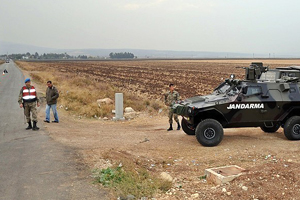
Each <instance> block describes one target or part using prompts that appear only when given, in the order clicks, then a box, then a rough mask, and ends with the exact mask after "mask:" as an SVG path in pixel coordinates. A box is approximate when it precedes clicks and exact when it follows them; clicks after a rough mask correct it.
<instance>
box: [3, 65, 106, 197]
mask: <svg viewBox="0 0 300 200" xmlns="http://www.w3.org/2000/svg"><path fill="white" fill-rule="evenodd" d="M4 69H7V71H8V73H7V74H5V75H2V71H3V70H4ZM0 71H1V77H0V102H1V103H0V127H1V129H0V174H1V175H0V194H1V195H0V199H19V200H22V199H24V200H25V199H26V200H27V199H39V200H40V199H107V198H106V197H105V195H106V193H105V192H104V191H102V190H100V189H99V188H98V187H96V186H94V185H92V184H91V181H92V180H91V179H89V178H87V177H88V175H89V173H88V172H87V171H86V168H85V167H84V165H81V164H80V162H77V160H78V156H77V154H76V151H74V149H73V148H72V147H65V146H64V145H63V144H60V143H57V142H55V141H54V140H53V139H51V138H50V137H49V136H48V135H47V134H46V133H45V132H44V130H43V127H42V123H41V122H39V123H38V125H39V126H40V127H41V128H42V129H41V130H39V131H32V130H27V131H25V127H26V125H25V124H24V117H23V110H22V109H20V108H19V106H18V103H17V100H18V94H19V91H20V89H21V87H22V85H23V81H24V76H23V74H22V73H21V71H20V70H19V69H18V68H17V67H16V66H15V65H14V63H12V62H11V63H5V64H2V65H1V66H0ZM41 113H42V111H40V114H41Z"/></svg>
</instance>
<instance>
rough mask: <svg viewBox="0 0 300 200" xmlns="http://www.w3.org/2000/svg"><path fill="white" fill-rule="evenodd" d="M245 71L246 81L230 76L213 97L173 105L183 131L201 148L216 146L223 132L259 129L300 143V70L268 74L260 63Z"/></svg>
mask: <svg viewBox="0 0 300 200" xmlns="http://www.w3.org/2000/svg"><path fill="white" fill-rule="evenodd" d="M244 69H245V79H244V80H238V79H235V76H234V75H231V76H230V78H229V79H226V80H225V81H224V82H223V83H221V84H220V85H219V86H218V87H217V88H215V89H214V91H213V93H212V94H210V95H206V96H195V97H192V98H188V99H186V100H184V101H178V102H176V103H175V104H174V105H173V106H172V108H173V112H174V113H176V114H178V115H181V116H182V122H181V123H182V129H183V130H184V132H185V133H186V134H188V135H196V138H197V140H198V142H199V143H200V144H202V145H203V146H216V145H218V144H219V143H220V142H221V141H222V139H223V134H224V132H223V128H238V127H260V128H261V129H262V130H263V131H264V132H267V133H272V132H276V131H277V130H278V129H279V128H280V127H282V128H283V129H284V134H285V136H286V138H287V139H289V140H299V139H300V92H299V87H300V83H299V78H300V67H297V66H292V67H285V68H276V69H272V70H269V69H268V67H264V66H263V64H262V63H252V64H251V65H250V66H249V67H246V68H244Z"/></svg>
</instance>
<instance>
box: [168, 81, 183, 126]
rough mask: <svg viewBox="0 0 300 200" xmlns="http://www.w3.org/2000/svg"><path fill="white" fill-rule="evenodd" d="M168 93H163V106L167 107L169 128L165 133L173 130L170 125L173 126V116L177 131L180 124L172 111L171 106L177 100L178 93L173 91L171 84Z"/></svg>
mask: <svg viewBox="0 0 300 200" xmlns="http://www.w3.org/2000/svg"><path fill="white" fill-rule="evenodd" d="M169 89H170V90H169V91H168V92H166V93H165V104H166V105H167V106H168V107H169V123H170V127H169V129H167V131H171V130H173V127H172V124H173V119H172V117H173V115H174V120H175V121H176V122H177V130H180V124H179V120H178V115H177V114H174V113H173V111H172V105H173V104H174V103H175V101H177V100H179V93H178V92H177V91H175V90H174V89H175V86H174V84H173V83H171V84H170V85H169Z"/></svg>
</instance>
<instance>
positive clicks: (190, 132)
mask: <svg viewBox="0 0 300 200" xmlns="http://www.w3.org/2000/svg"><path fill="white" fill-rule="evenodd" d="M181 127H182V130H183V131H184V132H185V133H186V134H187V135H195V129H191V128H190V127H189V126H188V122H187V121H186V120H185V119H184V118H182V120H181Z"/></svg>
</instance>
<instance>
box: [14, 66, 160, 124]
mask: <svg viewBox="0 0 300 200" xmlns="http://www.w3.org/2000/svg"><path fill="white" fill-rule="evenodd" d="M16 63H17V65H18V66H19V67H20V68H21V69H23V70H25V71H27V72H29V73H30V76H31V78H32V80H33V81H34V82H35V83H37V84H39V85H41V86H43V85H46V82H47V81H48V80H51V81H52V82H53V84H54V85H56V86H57V88H58V90H59V93H60V98H59V103H58V107H59V108H61V109H62V108H63V109H64V110H66V111H68V112H71V113H72V114H75V115H78V116H80V117H87V118H91V117H94V118H99V117H101V118H103V117H108V118H111V117H112V116H113V113H112V110H114V104H102V105H100V106H99V105H98V103H97V100H98V99H103V98H110V99H112V100H113V101H114V98H115V93H117V92H122V93H123V95H124V108H125V107H132V108H133V109H134V110H135V111H140V112H141V111H145V112H149V113H157V112H158V111H159V110H160V109H162V108H163V107H164V105H163V102H161V101H157V100H154V99H148V98H147V97H142V96H139V95H137V94H136V93H134V92H130V91H128V90H127V91H125V90H124V89H123V88H121V87H117V86H114V85H113V84H110V83H108V82H103V81H98V80H96V79H94V78H92V77H88V76H86V75H85V74H78V73H74V72H70V71H68V69H64V70H62V71H58V70H57V69H55V68H51V67H49V66H48V65H47V64H48V63H36V62H21V61H17V62H16ZM57 65H59V63H58V64H57ZM42 92H43V91H42Z"/></svg>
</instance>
